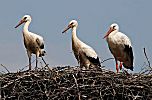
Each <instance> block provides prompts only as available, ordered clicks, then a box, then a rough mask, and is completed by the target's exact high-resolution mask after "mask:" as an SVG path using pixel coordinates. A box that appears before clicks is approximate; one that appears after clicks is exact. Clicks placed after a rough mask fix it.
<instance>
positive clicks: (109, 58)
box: [101, 58, 114, 63]
mask: <svg viewBox="0 0 152 100" xmlns="http://www.w3.org/2000/svg"><path fill="white" fill-rule="evenodd" d="M111 59H114V58H108V59H105V60H103V61H101V63H104V62H105V61H108V60H111Z"/></svg>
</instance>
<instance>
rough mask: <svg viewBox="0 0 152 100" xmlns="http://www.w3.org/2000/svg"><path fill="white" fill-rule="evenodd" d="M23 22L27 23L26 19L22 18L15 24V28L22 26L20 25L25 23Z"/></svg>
mask: <svg viewBox="0 0 152 100" xmlns="http://www.w3.org/2000/svg"><path fill="white" fill-rule="evenodd" d="M23 23H25V21H24V20H21V21H20V22H19V23H18V24H17V25H16V26H15V28H17V27H18V26H20V25H21V24H23Z"/></svg>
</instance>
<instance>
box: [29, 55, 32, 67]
mask: <svg viewBox="0 0 152 100" xmlns="http://www.w3.org/2000/svg"><path fill="white" fill-rule="evenodd" d="M31 67H32V66H31V56H29V70H31Z"/></svg>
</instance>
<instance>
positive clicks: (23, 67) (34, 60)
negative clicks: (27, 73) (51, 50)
mask: <svg viewBox="0 0 152 100" xmlns="http://www.w3.org/2000/svg"><path fill="white" fill-rule="evenodd" d="M34 61H36V59H35V60H33V61H32V63H34ZM32 63H31V64H32ZM28 66H29V65H26V66H25V67H23V68H22V69H19V70H20V71H22V70H24V69H25V68H26V67H28Z"/></svg>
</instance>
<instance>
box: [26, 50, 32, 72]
mask: <svg viewBox="0 0 152 100" xmlns="http://www.w3.org/2000/svg"><path fill="white" fill-rule="evenodd" d="M27 55H28V58H29V70H31V67H32V66H31V53H30V52H29V51H28V50H27Z"/></svg>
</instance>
